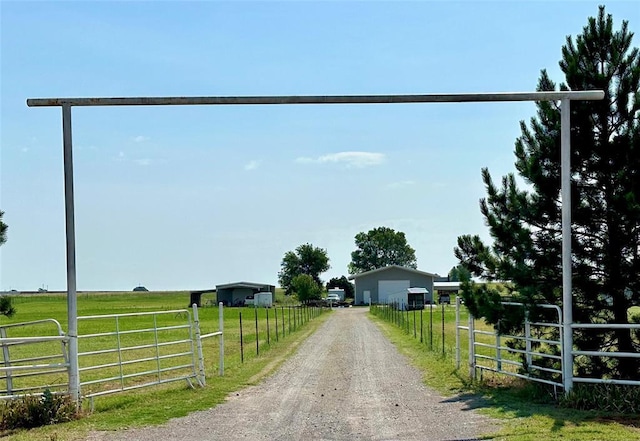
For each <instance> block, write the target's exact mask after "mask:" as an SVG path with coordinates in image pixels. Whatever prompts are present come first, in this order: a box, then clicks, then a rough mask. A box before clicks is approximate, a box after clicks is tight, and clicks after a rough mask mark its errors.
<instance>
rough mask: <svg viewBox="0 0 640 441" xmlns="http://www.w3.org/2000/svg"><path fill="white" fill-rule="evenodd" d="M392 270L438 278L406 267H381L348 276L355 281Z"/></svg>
mask: <svg viewBox="0 0 640 441" xmlns="http://www.w3.org/2000/svg"><path fill="white" fill-rule="evenodd" d="M394 268H395V269H399V270H402V271H407V272H410V273H415V274H420V275H422V276H428V277H439V276H438V275H437V274H431V273H427V272H425V271H420V270H417V269H414V268H409V267H406V266H400V265H389V266H383V267H382V268H376V269H374V270H370V271H365V272H364V273H359V274H353V275H351V276H349V280H355V279H357V278H359V277H362V276H368V275H371V274H375V273H381V272H383V271H388V270H390V269H394Z"/></svg>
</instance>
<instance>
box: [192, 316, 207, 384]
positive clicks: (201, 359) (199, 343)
mask: <svg viewBox="0 0 640 441" xmlns="http://www.w3.org/2000/svg"><path fill="white" fill-rule="evenodd" d="M191 307H192V308H193V327H194V330H195V337H196V348H197V350H198V370H199V371H200V378H198V382H199V383H200V385H201V386H205V385H206V384H207V380H206V379H205V375H204V354H203V353H202V339H201V338H200V317H199V316H198V305H197V304H196V303H194V304H193V305H191Z"/></svg>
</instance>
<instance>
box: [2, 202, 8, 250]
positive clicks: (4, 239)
mask: <svg viewBox="0 0 640 441" xmlns="http://www.w3.org/2000/svg"><path fill="white" fill-rule="evenodd" d="M2 216H4V211H2V210H0V245H2V244H3V243H5V242H6V241H7V229H8V228H9V227H7V224H5V223H4V222H2Z"/></svg>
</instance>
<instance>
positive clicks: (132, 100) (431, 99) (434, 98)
mask: <svg viewBox="0 0 640 441" xmlns="http://www.w3.org/2000/svg"><path fill="white" fill-rule="evenodd" d="M603 98H604V92H603V91H601V90H585V91H560V92H500V93H453V94H451V93H447V94H427V95H326V96H312V95H306V96H295V95H290V96H202V97H198V96H194V97H128V98H127V97H122V98H30V99H28V100H27V106H29V107H52V106H188V105H238V104H245V105H246V104H258V105H261V104H408V103H465V102H490V101H496V102H498V101H557V100H562V99H569V100H601V99H603Z"/></svg>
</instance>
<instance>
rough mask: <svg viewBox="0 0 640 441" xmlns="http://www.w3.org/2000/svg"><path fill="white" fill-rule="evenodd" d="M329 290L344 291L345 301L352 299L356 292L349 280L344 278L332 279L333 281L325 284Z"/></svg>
mask: <svg viewBox="0 0 640 441" xmlns="http://www.w3.org/2000/svg"><path fill="white" fill-rule="evenodd" d="M331 288H340V289H344V297H345V298H346V299H353V298H354V295H355V291H356V289H355V288H354V286H353V283H351V282H349V279H347V277H346V276H342V277H334V278H333V279H331V280H329V281H328V282H327V289H331Z"/></svg>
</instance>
